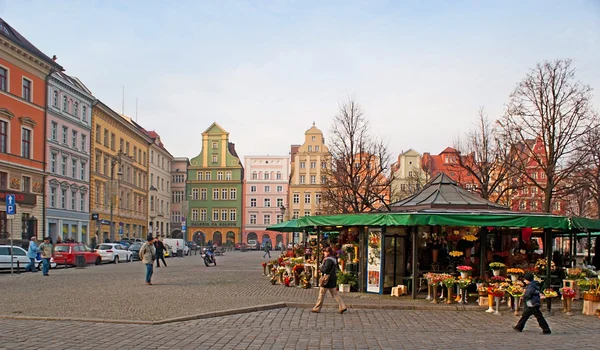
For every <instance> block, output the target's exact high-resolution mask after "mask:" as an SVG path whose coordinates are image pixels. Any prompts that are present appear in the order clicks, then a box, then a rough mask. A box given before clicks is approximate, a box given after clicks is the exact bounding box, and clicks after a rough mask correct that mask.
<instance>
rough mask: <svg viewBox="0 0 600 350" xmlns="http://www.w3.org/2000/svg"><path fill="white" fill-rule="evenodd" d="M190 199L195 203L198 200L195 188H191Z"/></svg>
mask: <svg viewBox="0 0 600 350" xmlns="http://www.w3.org/2000/svg"><path fill="white" fill-rule="evenodd" d="M192 199H193V200H195V201H197V200H198V189H197V188H192Z"/></svg>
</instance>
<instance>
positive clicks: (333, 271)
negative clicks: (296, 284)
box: [320, 256, 338, 288]
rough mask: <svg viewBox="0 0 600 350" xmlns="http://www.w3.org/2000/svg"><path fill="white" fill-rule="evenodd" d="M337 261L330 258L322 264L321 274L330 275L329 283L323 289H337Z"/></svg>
mask: <svg viewBox="0 0 600 350" xmlns="http://www.w3.org/2000/svg"><path fill="white" fill-rule="evenodd" d="M337 266H338V264H337V260H336V259H335V258H334V257H331V256H330V257H328V258H326V259H325V260H323V264H321V273H323V274H326V275H329V281H327V284H326V285H324V286H320V287H323V288H336V287H337Z"/></svg>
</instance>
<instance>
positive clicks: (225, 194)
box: [221, 188, 228, 200]
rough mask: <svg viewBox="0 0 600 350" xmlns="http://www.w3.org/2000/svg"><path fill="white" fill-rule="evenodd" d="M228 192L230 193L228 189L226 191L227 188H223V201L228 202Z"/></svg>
mask: <svg viewBox="0 0 600 350" xmlns="http://www.w3.org/2000/svg"><path fill="white" fill-rule="evenodd" d="M227 192H228V191H227V189H226V188H223V189H222V190H221V199H222V200H227Z"/></svg>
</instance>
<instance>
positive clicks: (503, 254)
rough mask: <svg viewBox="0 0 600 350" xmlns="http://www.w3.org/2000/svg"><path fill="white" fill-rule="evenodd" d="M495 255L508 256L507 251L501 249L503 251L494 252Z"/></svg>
mask: <svg viewBox="0 0 600 350" xmlns="http://www.w3.org/2000/svg"><path fill="white" fill-rule="evenodd" d="M494 255H495V256H499V257H501V258H508V256H509V255H510V254H509V252H507V251H503V252H494Z"/></svg>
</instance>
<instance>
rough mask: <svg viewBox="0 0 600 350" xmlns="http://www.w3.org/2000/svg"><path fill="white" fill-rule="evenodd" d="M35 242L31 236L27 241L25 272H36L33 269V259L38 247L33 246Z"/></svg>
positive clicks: (34, 238)
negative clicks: (27, 261)
mask: <svg viewBox="0 0 600 350" xmlns="http://www.w3.org/2000/svg"><path fill="white" fill-rule="evenodd" d="M35 241H36V237H35V236H32V237H31V238H30V239H29V248H28V249H27V257H28V258H29V264H27V267H25V272H30V271H31V272H37V269H36V268H35V258H36V257H37V255H38V247H37V244H35Z"/></svg>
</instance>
